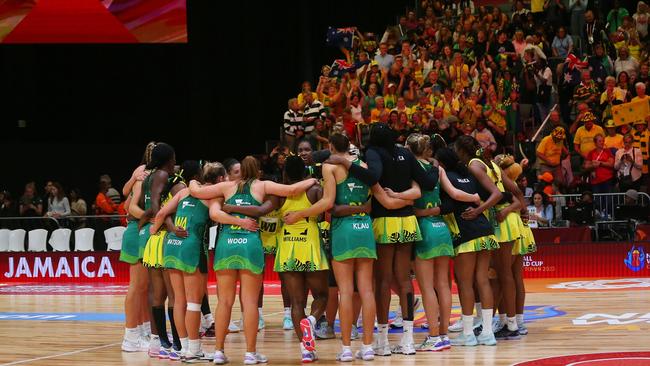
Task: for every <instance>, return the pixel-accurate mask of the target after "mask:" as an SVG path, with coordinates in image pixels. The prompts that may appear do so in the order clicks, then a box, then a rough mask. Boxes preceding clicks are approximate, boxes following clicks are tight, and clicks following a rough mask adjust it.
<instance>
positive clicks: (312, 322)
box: [307, 315, 316, 327]
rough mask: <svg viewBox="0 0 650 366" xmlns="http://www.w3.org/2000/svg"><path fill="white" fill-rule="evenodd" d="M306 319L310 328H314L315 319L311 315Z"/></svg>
mask: <svg viewBox="0 0 650 366" xmlns="http://www.w3.org/2000/svg"><path fill="white" fill-rule="evenodd" d="M307 319H309V322H310V323H311V326H312V327H316V318H315V317H314V316H313V315H310V316H308V317H307Z"/></svg>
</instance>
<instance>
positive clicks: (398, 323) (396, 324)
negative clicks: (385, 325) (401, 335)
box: [390, 313, 404, 328]
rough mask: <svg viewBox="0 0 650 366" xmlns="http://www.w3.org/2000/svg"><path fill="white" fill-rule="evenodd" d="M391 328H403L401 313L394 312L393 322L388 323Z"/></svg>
mask: <svg viewBox="0 0 650 366" xmlns="http://www.w3.org/2000/svg"><path fill="white" fill-rule="evenodd" d="M390 326H391V327H392V328H403V327H404V318H402V314H399V313H398V314H396V315H395V319H393V322H392V323H391V324H390Z"/></svg>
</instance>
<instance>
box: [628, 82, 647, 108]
mask: <svg viewBox="0 0 650 366" xmlns="http://www.w3.org/2000/svg"><path fill="white" fill-rule="evenodd" d="M634 90H635V91H636V97H634V98H632V101H633V102H636V101H637V100H646V101H648V103H650V98H649V97H648V96H647V95H646V93H645V91H646V85H645V84H644V83H641V82H639V83H636V85H634Z"/></svg>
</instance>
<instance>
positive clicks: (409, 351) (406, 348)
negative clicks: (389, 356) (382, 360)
mask: <svg viewBox="0 0 650 366" xmlns="http://www.w3.org/2000/svg"><path fill="white" fill-rule="evenodd" d="M391 352H392V353H395V354H400V355H414V354H415V346H414V345H413V344H412V343H405V344H399V345H395V346H394V347H393V349H392V350H391Z"/></svg>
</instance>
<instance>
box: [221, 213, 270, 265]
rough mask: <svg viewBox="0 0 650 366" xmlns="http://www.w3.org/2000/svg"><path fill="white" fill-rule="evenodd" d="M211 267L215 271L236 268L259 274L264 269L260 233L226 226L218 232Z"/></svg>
mask: <svg viewBox="0 0 650 366" xmlns="http://www.w3.org/2000/svg"><path fill="white" fill-rule="evenodd" d="M213 268H214V270H215V271H221V270H227V269H236V270H248V271H251V272H252V273H254V274H261V273H262V272H263V271H264V249H263V248H262V240H261V239H260V234H259V233H258V232H252V231H247V230H244V229H235V230H233V229H231V228H230V225H228V226H226V227H225V228H224V229H223V231H222V232H221V233H219V239H218V240H217V245H216V248H215V249H214V266H213Z"/></svg>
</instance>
